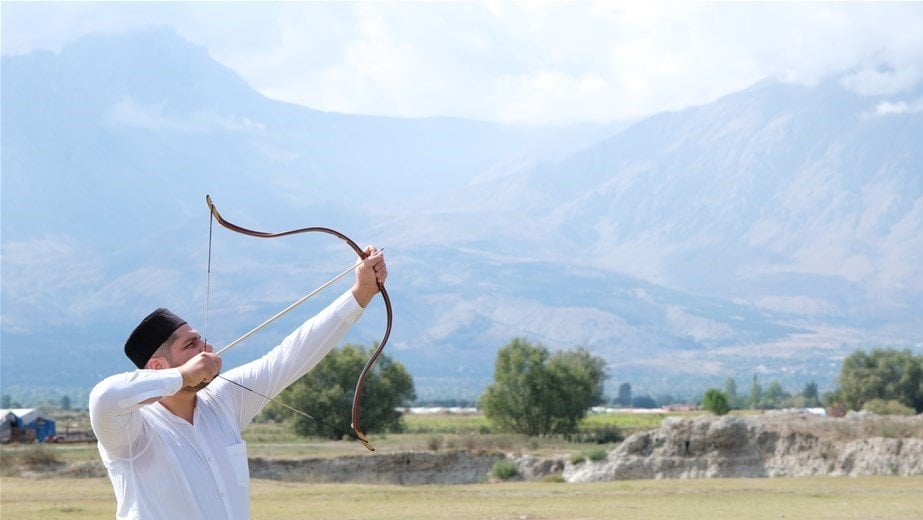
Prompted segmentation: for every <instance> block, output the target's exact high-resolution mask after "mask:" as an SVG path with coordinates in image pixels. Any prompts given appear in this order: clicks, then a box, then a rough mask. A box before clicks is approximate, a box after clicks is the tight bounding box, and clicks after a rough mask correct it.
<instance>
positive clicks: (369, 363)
mask: <svg viewBox="0 0 923 520" xmlns="http://www.w3.org/2000/svg"><path fill="white" fill-rule="evenodd" d="M205 202H206V203H207V204H208V207H209V210H210V211H211V214H212V216H213V217H214V218H215V220H216V221H218V223H219V224H221V225H222V226H224V227H226V228H227V229H230V230H231V231H236V232H237V233H242V234H244V235H249V236H252V237H258V238H278V237H284V236H288V235H297V234H299V233H326V234H328V235H333V236H335V237H337V238H339V239H340V240H342V241H344V242H346V243H347V244H349V247H351V248H352V249H353V251H355V253H356V255H358V256H359V258H360V259H362V260H364V259H366V258H367V257H368V254H366V253H365V251H363V250H362V249H361V248H360V247H359V246H358V244H356V242H354V241H353V240H352V239H350V238H349V237H348V236H346V235H344V234H343V233H340V232H339V231H336V230H334V229H330V228H326V227H317V226H315V227H306V228H300V229H292V230H289V231H282V232H280V233H268V232H265V231H254V230H252V229H247V228H245V227H241V226H238V225H236V224H232V223H230V222H228V221H227V220H225V219H224V218H222V217H221V214H220V213H218V208H216V207H215V203H214V202H212V199H211V197H210V196H208V195H206V196H205ZM378 290H379V291H380V292H381V299H382V301H384V304H385V312H386V314H387V317H388V324H387V326H386V327H385V334H384V336H383V337H382V338H381V343H379V345H378V348H377V349H375V352H374V353H373V354H372V357H370V358H369V360H368V361H367V362H366V363H365V367H363V368H362V372H360V373H359V379H358V381H356V393H355V395H354V396H353V410H352V425H351V426H352V428H353V431H355V432H356V438H357V439H358V440H359V441H360V442H362V444H363V445H364V446H365V447H366V448H368V449H369V450H371V451H374V450H375V448H373V447H372V445H371V444H369V442H368V441H367V440H366V438H365V434H364V433H362V430H361V429H360V428H359V399H360V398H361V396H362V387H363V386H364V385H365V378H366V376H368V373H369V371H371V369H372V366H373V365H374V364H375V361H377V360H378V357H379V356H381V352H382V351H383V350H384V348H385V345H386V344H387V343H388V337H389V336H391V322H392V313H391V298H389V297H388V291H387V290H385V286H384V284H382V283H381V282H378Z"/></svg>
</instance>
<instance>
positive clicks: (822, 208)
mask: <svg viewBox="0 0 923 520" xmlns="http://www.w3.org/2000/svg"><path fill="white" fill-rule="evenodd" d="M2 60H3V61H2V106H0V108H2V136H0V137H2V199H0V202H2V208H0V217H2V220H0V231H2V237H0V246H2V294H0V296H2V318H0V325H2V328H0V334H2V351H0V356H2V369H0V371H2V379H0V383H2V385H3V386H4V392H6V391H7V389H9V388H11V387H34V386H58V387H67V388H84V389H89V387H91V386H92V385H93V384H94V383H95V382H96V381H97V380H99V379H101V378H102V377H104V376H106V375H108V374H110V373H114V372H117V371H122V370H128V369H130V365H128V362H127V360H126V359H125V358H124V357H122V356H121V354H120V348H121V345H122V343H123V342H124V338H125V336H126V335H127V333H128V332H129V331H130V330H131V328H132V327H133V326H134V324H135V323H137V321H138V320H139V319H140V318H141V317H142V316H144V315H145V314H146V313H147V312H149V311H150V310H152V309H153V308H155V307H158V306H168V307H170V308H171V309H173V310H174V311H176V312H177V313H179V314H181V315H183V316H184V317H186V319H188V320H189V321H190V322H192V323H195V324H196V325H197V327H199V329H200V330H203V329H205V331H206V333H207V335H208V337H209V339H210V341H212V342H213V343H214V344H215V345H216V346H220V345H222V344H224V343H227V342H229V341H230V340H232V339H234V338H236V337H237V336H238V335H240V334H241V333H243V332H245V331H246V330H248V329H249V328H251V327H252V326H253V325H255V324H257V323H259V322H260V321H262V320H263V319H264V318H266V317H267V316H269V315H272V314H274V313H275V312H276V311H277V310H279V309H280V308H282V307H284V306H285V305H287V304H288V303H289V302H291V301H292V300H294V299H296V298H298V297H299V296H301V295H302V294H303V293H307V292H309V291H310V290H311V289H313V288H314V287H315V286H317V285H319V284H320V283H322V282H323V281H324V280H325V279H326V278H329V277H330V276H332V275H333V274H335V273H337V272H339V271H341V270H342V269H344V268H345V267H347V266H348V265H349V264H350V263H351V262H352V261H353V258H352V253H351V251H350V250H349V249H348V248H347V247H345V246H344V245H343V244H340V243H339V242H338V241H337V240H335V239H332V238H331V237H329V236H308V235H303V236H298V237H290V238H286V239H278V240H273V241H265V240H264V241H261V240H256V239H253V238H245V237H240V236H237V235H232V234H230V233H229V232H227V231H226V230H223V229H220V228H210V225H209V222H208V219H209V214H208V210H207V207H206V205H205V202H204V199H205V195H206V194H210V195H211V196H212V198H213V199H214V200H215V202H216V204H217V206H218V208H219V209H220V210H221V212H222V215H223V216H224V217H225V218H227V219H228V220H230V221H232V222H235V223H237V224H240V225H243V226H246V227H252V228H256V229H263V230H268V231H281V230H283V229H291V228H299V227H305V226H327V227H332V228H336V229H338V230H341V231H343V232H344V233H346V234H347V235H349V236H351V237H353V238H354V239H355V240H356V241H357V242H359V243H360V244H363V245H364V244H369V243H374V244H375V245H378V246H383V247H384V248H385V251H386V254H387V256H388V260H389V266H390V269H389V270H390V273H391V274H390V277H389V282H388V288H389V292H390V293H391V295H392V299H393V304H394V330H393V333H392V340H391V343H390V345H389V348H388V349H387V350H386V351H387V352H389V353H390V355H391V356H392V357H394V358H395V359H396V360H397V361H400V362H401V363H403V364H404V365H405V366H407V368H408V369H409V370H410V372H411V373H412V374H413V376H414V380H415V382H416V386H417V393H418V395H419V396H420V397H421V398H424V399H426V398H449V397H452V398H466V399H470V398H475V397H477V395H478V394H479V393H480V391H481V390H482V389H483V388H484V386H485V385H486V384H487V383H488V382H489V381H490V380H491V378H492V370H493V361H494V356H495V354H496V351H497V350H498V349H499V348H501V347H502V346H504V345H505V344H506V343H508V342H509V341H510V339H512V338H513V337H525V338H528V339H530V340H532V341H535V342H541V343H542V344H544V345H545V346H547V347H548V348H549V349H552V350H556V349H563V348H573V347H578V346H585V347H587V348H589V349H590V350H591V351H592V352H593V353H594V354H596V355H598V356H601V357H603V358H605V359H606V361H607V363H608V371H609V375H610V379H609V386H610V389H611V388H616V387H617V386H618V384H620V383H622V382H630V383H631V384H632V385H633V387H634V388H635V393H636V394H637V393H642V392H645V393H650V394H652V395H654V394H664V393H674V394H690V395H692V394H695V393H697V392H701V391H702V390H704V388H706V386H707V385H710V386H720V385H721V384H722V383H723V381H724V379H725V378H726V377H735V378H737V380H738V381H749V379H750V378H751V377H753V376H754V375H756V376H758V377H759V378H761V379H764V380H770V379H776V380H779V381H780V382H782V383H783V384H784V385H787V386H788V387H789V388H790V389H791V390H797V389H800V385H802V384H804V383H805V382H807V381H809V380H814V381H816V382H818V383H819V384H820V385H821V387H822V389H832V386H833V385H834V384H835V378H836V375H837V372H838V370H839V364H840V361H841V360H842V358H843V357H844V356H846V355H848V354H849V353H851V352H852V351H854V350H855V349H858V348H871V347H878V346H883V347H898V348H911V349H913V350H915V351H917V352H920V351H923V320H920V319H919V316H920V314H921V311H923V308H921V307H923V298H921V295H923V258H921V257H923V171H921V165H923V152H921V149H923V147H921V146H920V144H921V137H920V136H923V85H921V84H918V85H916V86H915V87H914V88H912V89H909V90H907V91H904V92H900V93H897V94H892V95H889V96H876V97H869V96H863V95H860V94H858V93H855V92H853V91H851V90H850V89H849V88H848V87H847V86H845V85H844V84H843V83H842V82H841V81H839V79H838V78H835V77H834V78H828V79H827V80H825V81H823V82H821V83H819V84H817V85H815V86H799V85H790V84H784V83H780V82H777V81H773V80H765V81H762V82H760V83H757V84H755V85H753V86H751V87H750V88H748V89H746V90H743V91H741V92H737V93H734V94H731V95H728V96H725V97H722V98H720V99H717V100H715V101H713V102H711V103H709V104H706V105H703V106H698V107H692V108H689V109H685V110H682V111H677V112H669V113H661V114H657V115H654V116H652V117H649V118H646V119H643V120H640V121H635V122H632V123H631V124H628V123H613V124H595V125H590V124H587V125H578V126H569V127H526V126H511V125H501V124H495V123H488V122H480V121H468V120H461V119H452V118H427V119H401V118H391V117H375V116H363V115H349V114H337V113H329V112H323V111H318V110H312V109H309V108H306V107H302V106H297V105H293V104H289V103H283V102H279V101H275V100H272V99H268V98H266V97H265V96H263V95H261V94H260V93H258V92H257V91H255V90H254V89H252V88H251V87H250V86H249V85H248V84H247V83H246V82H245V81H243V80H242V79H241V78H240V77H239V76H238V75H237V74H236V73H235V72H234V71H233V70H231V69H229V68H228V67H226V66H224V65H222V64H220V63H218V62H216V61H215V60H214V59H212V58H211V56H210V55H209V53H208V51H207V49H204V48H201V47H196V46H194V45H192V44H190V43H188V42H186V41H184V40H183V39H181V38H180V37H179V36H177V35H176V34H175V32H173V30H172V29H169V28H160V29H152V30H148V31H140V32H133V33H127V34H121V35H93V36H88V37H84V38H82V39H80V40H78V41H76V42H74V43H73V44H71V45H69V46H67V47H65V48H64V49H63V50H62V51H61V52H60V53H51V52H34V53H32V54H29V55H23V56H3V58H2ZM209 270H210V274H206V273H207V271H209ZM337 287H338V288H339V289H333V291H336V290H345V288H346V287H348V284H346V285H338V286H337ZM206 293H207V294H206ZM333 296H334V293H326V294H325V295H324V296H319V297H317V298H315V300H316V301H315V300H312V302H311V303H309V304H308V306H307V308H305V309H304V310H302V311H300V314H299V316H294V317H291V318H285V319H283V320H281V323H279V324H278V325H274V326H273V327H271V328H270V329H269V330H267V331H266V332H265V333H261V335H260V336H257V337H256V338H254V339H253V340H250V341H248V342H247V343H245V344H244V345H242V346H241V347H239V348H236V349H234V350H233V351H230V352H229V353H228V354H227V356H226V363H229V364H231V365H233V364H237V363H241V362H244V361H246V360H248V359H252V358H253V357H255V356H257V355H259V354H260V353H261V352H263V351H265V350H266V349H268V348H269V347H270V346H272V345H273V344H275V342H276V341H278V339H279V338H281V337H282V336H283V335H284V334H285V333H286V332H287V331H288V330H289V329H290V328H291V327H293V326H294V325H295V324H296V323H297V320H299V319H303V318H304V316H307V315H310V313H311V312H312V309H317V308H319V306H322V305H324V304H325V303H326V302H327V301H330V300H331V299H332V298H333ZM325 298H326V299H325ZM206 300H207V302H208V303H207V305H208V312H207V314H206V311H205V307H206ZM383 314H384V313H383V310H382V308H381V304H380V302H376V303H374V304H372V305H371V306H370V307H369V309H367V310H366V312H365V316H364V317H363V319H362V320H361V321H360V323H359V324H358V325H357V326H356V327H355V330H354V331H351V332H350V334H349V336H348V340H349V341H350V342H355V343H363V344H370V343H372V342H374V341H377V340H378V339H380V336H381V333H382V331H383V329H384V316H383ZM613 393H614V392H613Z"/></svg>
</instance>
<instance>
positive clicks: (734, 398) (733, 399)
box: [724, 377, 742, 408]
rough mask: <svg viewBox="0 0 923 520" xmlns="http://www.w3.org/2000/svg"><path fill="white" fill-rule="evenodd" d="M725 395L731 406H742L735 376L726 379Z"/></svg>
mask: <svg viewBox="0 0 923 520" xmlns="http://www.w3.org/2000/svg"><path fill="white" fill-rule="evenodd" d="M724 395H726V396H727V398H728V404H729V405H730V406H731V408H740V405H741V401H742V399H741V398H740V397H739V396H738V395H737V381H735V380H734V378H733V377H728V378H727V379H725V380H724Z"/></svg>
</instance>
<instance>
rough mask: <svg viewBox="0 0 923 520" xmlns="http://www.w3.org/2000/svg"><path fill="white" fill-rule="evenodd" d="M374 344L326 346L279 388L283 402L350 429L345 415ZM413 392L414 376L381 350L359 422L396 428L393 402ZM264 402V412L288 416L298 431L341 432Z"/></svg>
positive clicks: (401, 402)
mask: <svg viewBox="0 0 923 520" xmlns="http://www.w3.org/2000/svg"><path fill="white" fill-rule="evenodd" d="M373 349H374V346H373V347H372V348H369V349H365V348H362V347H361V346H360V345H351V344H347V345H344V346H343V347H342V348H339V349H336V350H334V351H332V352H330V353H329V354H327V356H326V357H324V359H323V361H321V362H320V363H319V364H318V365H317V366H316V367H315V368H314V369H313V370H311V371H310V372H308V373H307V374H306V375H304V376H303V377H302V378H301V379H299V380H298V381H296V382H295V383H294V384H292V385H291V386H289V387H288V388H287V389H286V390H285V391H284V392H282V394H281V395H280V398H281V400H282V402H284V403H285V404H287V405H289V406H292V407H293V408H297V409H300V410H304V411H305V412H307V413H309V414H310V415H312V416H314V417H316V418H317V419H319V420H322V421H324V422H326V423H329V424H332V425H336V426H338V427H340V428H342V429H343V430H351V428H349V427H348V426H349V421H348V419H347V418H348V417H349V414H350V411H351V410H352V401H353V394H354V393H355V387H356V378H357V377H358V376H359V373H360V372H361V371H362V368H363V367H364V366H365V363H366V360H368V358H369V357H370V356H371V355H372V352H373ZM414 398H415V393H414V389H413V378H411V376H410V374H409V373H408V372H407V370H406V369H405V368H404V366H403V365H401V364H400V363H397V362H395V361H393V360H392V359H391V358H390V356H388V355H387V354H382V355H381V356H380V357H379V358H378V361H377V362H376V363H375V367H374V368H373V369H372V370H371V371H370V372H369V374H368V376H367V377H366V380H365V385H364V388H363V394H362V401H361V404H362V407H361V408H360V415H359V425H360V427H361V428H362V430H363V431H364V432H365V433H369V432H375V431H400V429H401V422H400V420H401V413H400V412H399V411H397V410H396V408H397V407H399V406H402V405H405V404H407V403H408V402H410V401H412V400H413V399H414ZM267 408H268V409H269V410H267V414H266V415H267V416H269V417H278V418H288V420H290V421H291V424H292V427H293V429H294V431H295V432H296V433H297V434H299V435H303V436H317V437H327V438H331V439H339V438H342V437H343V433H341V432H338V431H336V430H334V429H333V428H331V427H329V426H325V425H323V424H321V423H319V422H317V421H312V420H310V419H308V418H306V417H303V416H301V415H296V414H294V413H292V412H291V411H289V410H287V409H285V408H284V407H282V406H278V405H276V404H274V403H270V405H269V406H268V407H267ZM340 425H342V426H340Z"/></svg>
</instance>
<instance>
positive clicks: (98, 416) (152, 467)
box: [90, 247, 388, 520]
mask: <svg viewBox="0 0 923 520" xmlns="http://www.w3.org/2000/svg"><path fill="white" fill-rule="evenodd" d="M364 253H365V254H366V255H367V257H366V258H364V259H363V260H362V261H361V262H360V263H359V264H358V266H357V268H356V276H355V283H354V284H353V287H352V289H350V290H349V291H347V292H345V293H343V294H342V295H341V296H340V297H339V298H337V299H336V300H335V301H334V302H333V303H331V304H330V305H329V306H328V307H327V308H326V309H324V310H322V311H321V312H319V313H318V314H317V315H315V316H314V317H313V318H311V319H309V320H307V321H306V322H304V324H302V325H301V326H300V327H298V328H297V329H295V331H293V332H292V333H291V334H289V336H288V337H286V338H285V339H284V340H283V341H282V343H281V344H280V345H278V346H277V347H275V348H274V349H273V350H272V351H270V352H269V353H268V354H266V355H265V356H263V357H262V358H260V359H257V360H256V361H252V362H250V363H247V364H245V365H243V366H240V367H237V368H235V369H233V370H230V371H228V372H227V373H226V374H224V375H222V376H220V377H219V376H218V373H219V372H220V370H221V358H220V357H218V355H216V354H215V353H214V352H213V349H212V345H210V344H208V343H206V342H205V341H204V340H203V339H202V337H201V336H200V335H199V333H198V332H197V331H196V330H195V329H193V328H192V327H190V326H189V324H188V323H186V322H185V321H184V320H183V319H182V318H180V317H179V316H177V315H175V314H173V313H172V312H170V311H169V310H167V309H157V310H156V311H154V312H152V313H151V314H149V315H148V316H147V317H145V318H144V319H143V320H142V321H141V323H140V324H139V325H138V326H137V327H136V328H135V329H134V331H133V332H132V333H131V335H130V336H129V337H128V340H127V342H126V343H125V354H126V355H127V356H128V358H129V359H131V361H132V362H133V363H134V364H135V365H136V366H137V368H138V370H135V371H133V372H125V373H122V374H116V375H113V376H110V377H108V378H106V379H104V380H103V381H101V382H100V383H99V384H97V385H96V386H95V387H94V388H93V391H92V392H91V393H90V420H91V423H92V426H93V431H94V432H95V433H96V437H97V439H98V440H99V443H98V448H99V454H100V456H101V457H102V460H103V463H104V464H105V465H106V469H107V470H108V472H109V478H110V480H111V481H112V486H113V488H114V489H115V495H116V501H117V509H116V517H117V518H162V519H169V520H173V519H175V518H229V519H243V518H249V516H250V498H249V495H250V493H249V489H250V474H249V469H248V467H247V446H246V443H245V442H244V441H243V439H242V437H241V430H243V428H244V427H246V426H247V424H249V423H250V421H252V420H253V418H254V417H255V416H256V415H257V413H259V411H260V410H261V409H262V408H263V406H265V404H266V403H267V402H268V401H266V399H264V398H263V397H264V395H263V394H265V396H271V397H275V396H277V395H278V394H279V393H281V392H282V390H284V389H285V388H286V387H287V386H289V385H290V384H292V383H293V382H295V381H296V380H297V379H298V378H300V377H301V376H303V375H304V374H306V373H307V372H308V371H310V370H311V369H312V368H314V366H316V365H317V364H318V363H319V362H320V360H321V359H322V358H323V357H324V356H325V355H326V354H327V353H328V352H330V351H331V350H332V349H333V348H334V347H335V346H336V344H337V343H338V342H339V341H340V340H341V339H342V338H343V336H344V334H345V333H346V331H347V329H349V327H350V326H351V325H352V324H353V323H355V322H356V321H357V320H358V319H359V317H360V316H361V315H362V311H363V309H364V308H365V307H366V306H367V305H368V304H369V302H370V301H371V300H372V298H373V297H374V296H375V295H376V294H377V293H378V292H379V290H380V288H381V287H383V284H384V281H385V279H386V278H387V276H388V269H387V266H386V265H385V259H384V256H383V254H382V253H381V251H379V250H377V249H375V248H373V247H369V248H367V249H366V250H365V251H364ZM232 383H234V384H232ZM248 389H253V391H249V392H248V391H246V390H248Z"/></svg>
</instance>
